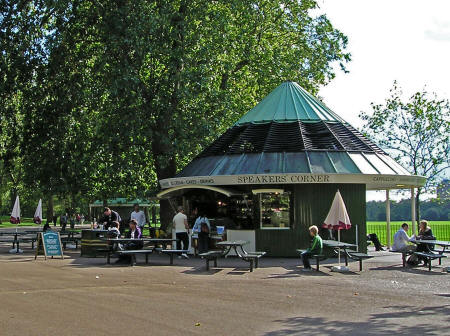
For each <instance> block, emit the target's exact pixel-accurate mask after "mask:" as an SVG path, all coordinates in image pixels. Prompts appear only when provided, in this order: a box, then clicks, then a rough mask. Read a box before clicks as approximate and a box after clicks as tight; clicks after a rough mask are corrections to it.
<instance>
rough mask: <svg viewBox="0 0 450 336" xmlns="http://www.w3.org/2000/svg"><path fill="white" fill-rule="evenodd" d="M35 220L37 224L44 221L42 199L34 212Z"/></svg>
mask: <svg viewBox="0 0 450 336" xmlns="http://www.w3.org/2000/svg"><path fill="white" fill-rule="evenodd" d="M33 220H34V222H35V223H36V224H41V223H42V199H39V203H38V205H37V208H36V211H35V212H34V217H33Z"/></svg>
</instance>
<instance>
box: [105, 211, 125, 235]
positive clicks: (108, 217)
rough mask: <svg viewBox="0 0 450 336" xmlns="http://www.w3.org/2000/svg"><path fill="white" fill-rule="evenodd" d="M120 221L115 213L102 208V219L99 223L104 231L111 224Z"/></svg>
mask: <svg viewBox="0 0 450 336" xmlns="http://www.w3.org/2000/svg"><path fill="white" fill-rule="evenodd" d="M121 220H122V219H121V218H120V215H119V214H118V213H117V212H115V211H114V210H111V209H110V208H104V209H103V218H102V219H101V220H100V223H101V224H103V225H104V229H105V230H107V229H108V228H109V227H110V226H111V224H112V222H120V221H121Z"/></svg>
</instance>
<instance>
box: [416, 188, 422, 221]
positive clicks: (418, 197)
mask: <svg viewBox="0 0 450 336" xmlns="http://www.w3.org/2000/svg"><path fill="white" fill-rule="evenodd" d="M421 194H422V188H417V192H416V227H417V228H418V227H419V223H420V195H421Z"/></svg>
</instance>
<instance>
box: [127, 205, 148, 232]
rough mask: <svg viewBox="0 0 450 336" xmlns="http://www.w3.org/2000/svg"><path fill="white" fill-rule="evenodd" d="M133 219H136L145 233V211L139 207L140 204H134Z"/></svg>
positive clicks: (131, 217)
mask: <svg viewBox="0 0 450 336" xmlns="http://www.w3.org/2000/svg"><path fill="white" fill-rule="evenodd" d="M130 219H131V220H133V219H134V220H135V221H136V223H137V225H138V227H139V229H140V230H141V234H142V235H144V227H145V222H146V219H145V213H144V211H142V210H140V209H139V204H137V203H136V204H134V211H133V212H132V213H131V215H130Z"/></svg>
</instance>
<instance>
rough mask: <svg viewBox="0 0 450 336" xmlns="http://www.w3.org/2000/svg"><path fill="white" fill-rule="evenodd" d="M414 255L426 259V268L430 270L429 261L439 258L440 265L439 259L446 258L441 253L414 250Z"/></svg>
mask: <svg viewBox="0 0 450 336" xmlns="http://www.w3.org/2000/svg"><path fill="white" fill-rule="evenodd" d="M414 254H415V255H417V256H421V257H424V258H426V259H427V261H428V270H429V271H431V261H432V260H434V259H439V265H441V259H442V258H447V256H446V255H443V254H440V253H439V254H437V253H436V254H435V253H431V252H414Z"/></svg>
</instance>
